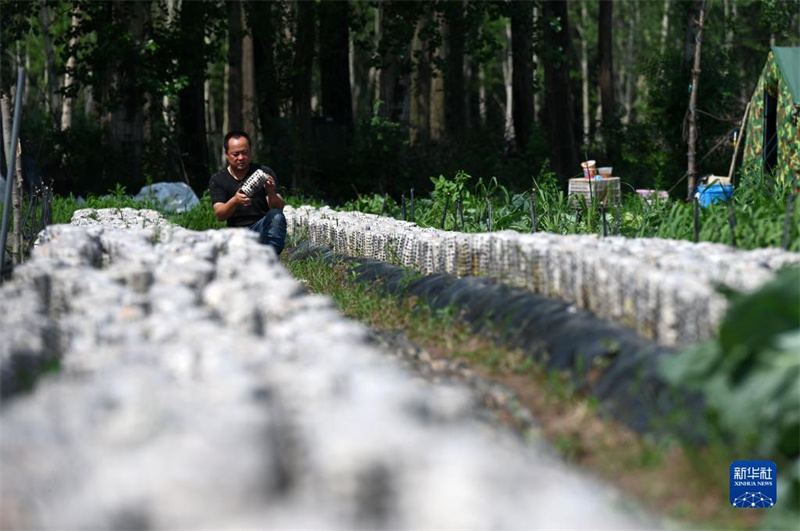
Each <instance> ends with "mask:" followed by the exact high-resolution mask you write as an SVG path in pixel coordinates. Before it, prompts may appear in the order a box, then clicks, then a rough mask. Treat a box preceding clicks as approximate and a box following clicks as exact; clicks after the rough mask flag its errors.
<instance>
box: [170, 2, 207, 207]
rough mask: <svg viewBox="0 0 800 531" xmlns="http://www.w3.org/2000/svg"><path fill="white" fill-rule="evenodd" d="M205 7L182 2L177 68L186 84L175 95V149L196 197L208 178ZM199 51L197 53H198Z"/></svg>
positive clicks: (203, 189)
mask: <svg viewBox="0 0 800 531" xmlns="http://www.w3.org/2000/svg"><path fill="white" fill-rule="evenodd" d="M206 7H207V6H206V4H204V3H202V2H183V4H182V5H181V10H180V15H179V18H180V23H179V27H180V28H181V29H182V31H181V33H180V43H179V49H178V54H179V55H178V64H179V68H180V72H181V73H182V74H183V75H184V76H185V77H186V79H187V83H186V85H185V86H184V87H183V88H182V89H181V90H180V92H179V93H178V146H179V148H180V156H181V162H182V166H183V168H184V171H185V173H186V178H187V180H188V182H189V186H191V187H192V189H193V190H194V191H195V192H196V193H197V194H198V195H200V194H202V193H203V192H204V191H205V190H206V188H207V187H208V177H209V175H210V174H211V171H210V164H209V156H208V144H207V142H206V121H205V113H204V110H205V99H204V91H203V85H204V83H203V81H204V79H205V68H206V54H205V53H204V50H205V47H206V43H205V38H204V37H205V29H206ZM198 51H200V53H198Z"/></svg>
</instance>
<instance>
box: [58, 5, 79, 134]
mask: <svg viewBox="0 0 800 531" xmlns="http://www.w3.org/2000/svg"><path fill="white" fill-rule="evenodd" d="M79 26H80V6H78V5H77V4H75V5H74V6H73V8H72V36H71V37H70V39H69V47H70V49H71V50H72V49H74V48H75V46H76V45H77V44H78V37H77V31H78V27H79ZM74 69H75V54H73V53H70V54H69V59H67V68H66V72H65V73H64V88H67V89H69V88H70V87H71V86H72V72H73V70H74ZM74 105H75V96H73V95H69V96H65V97H64V100H63V102H62V104H61V130H62V131H65V130H67V129H69V128H70V127H72V110H73V107H74Z"/></svg>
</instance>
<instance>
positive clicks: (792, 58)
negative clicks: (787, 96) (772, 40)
mask: <svg viewBox="0 0 800 531" xmlns="http://www.w3.org/2000/svg"><path fill="white" fill-rule="evenodd" d="M772 53H773V54H775V59H776V60H777V61H778V68H780V69H781V75H782V76H783V80H784V81H785V82H786V86H787V87H788V88H789V92H791V93H792V101H794V104H795V105H800V48H797V47H795V48H780V47H777V46H773V48H772Z"/></svg>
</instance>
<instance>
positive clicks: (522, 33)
mask: <svg viewBox="0 0 800 531" xmlns="http://www.w3.org/2000/svg"><path fill="white" fill-rule="evenodd" d="M511 5H512V8H511V9H512V11H511V60H512V62H513V68H512V81H511V85H512V92H513V101H514V107H513V112H512V114H513V118H514V139H515V141H516V144H517V149H518V150H519V151H520V152H524V151H525V149H526V148H527V145H528V139H529V138H530V134H531V126H532V124H533V66H532V64H531V62H532V60H533V3H532V2H512V4H511Z"/></svg>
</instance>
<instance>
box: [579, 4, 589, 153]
mask: <svg viewBox="0 0 800 531" xmlns="http://www.w3.org/2000/svg"><path fill="white" fill-rule="evenodd" d="M580 13H581V15H580V24H578V25H577V27H576V29H577V30H578V38H579V39H580V42H581V114H582V118H583V120H582V124H583V145H584V146H588V145H589V134H590V131H591V110H590V109H589V39H588V36H587V35H586V33H587V28H586V27H587V25H588V22H589V9H588V8H587V7H586V2H581V11H580Z"/></svg>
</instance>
